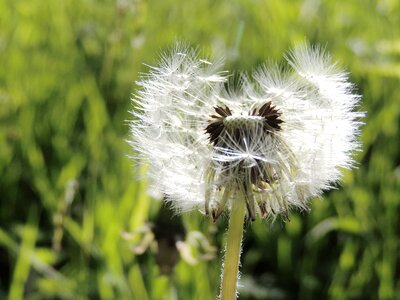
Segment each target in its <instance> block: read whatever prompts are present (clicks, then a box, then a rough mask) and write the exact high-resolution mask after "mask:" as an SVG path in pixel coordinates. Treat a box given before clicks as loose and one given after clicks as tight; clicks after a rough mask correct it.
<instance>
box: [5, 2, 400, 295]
mask: <svg viewBox="0 0 400 300" xmlns="http://www.w3.org/2000/svg"><path fill="white" fill-rule="evenodd" d="M399 31H400V3H399V2H398V1H397V0H385V1H378V0H367V1H365V0H352V1H340V2H339V1H322V0H305V1H300V0H297V1H289V0H282V1H249V0H241V1H235V2H233V1H228V0H223V1H211V0H199V1H172V0H165V1H155V0H152V1H143V0H136V1H124V0H120V1H110V0H109V1H93V0H82V1H77V0H59V1H39V0H31V1H22V0H3V1H0V65H1V68H0V106H1V109H0V124H1V127H0V143H1V147H0V176H1V180H0V197H1V202H0V205H1V208H0V268H1V270H2V272H1V275H0V298H1V299H3V298H7V297H8V298H9V299H48V298H56V299H140V300H142V299H199V300H200V299H214V298H215V296H216V295H217V293H218V285H219V273H220V264H221V256H222V251H221V250H222V245H223V243H222V242H223V238H224V228H225V227H226V220H224V218H221V220H220V221H218V224H212V223H211V222H210V220H208V219H206V218H204V217H203V216H201V215H200V213H196V212H194V213H191V214H189V215H185V216H183V220H181V219H180V217H178V216H175V217H169V218H170V219H171V220H175V221H171V223H174V222H175V224H177V223H179V222H183V223H182V224H183V225H182V226H183V229H182V226H180V225H179V226H178V225H177V226H171V227H168V228H170V230H169V232H170V235H168V236H164V235H163V236H160V234H158V235H157V232H156V233H155V237H156V238H157V239H158V241H159V243H158V252H157V249H154V243H152V242H151V241H150V240H151V237H152V235H151V230H150V231H145V230H144V231H143V232H144V234H143V236H147V237H149V241H150V242H149V243H148V245H147V246H149V247H148V249H147V250H146V249H144V250H146V251H144V253H143V254H138V253H137V252H135V251H133V250H132V249H133V248H134V247H135V246H137V245H139V244H140V243H144V238H142V237H141V236H139V235H131V236H130V235H129V233H132V232H135V231H137V230H142V229H143V228H150V227H149V226H147V227H146V226H145V225H146V224H147V222H152V224H153V227H154V226H155V228H157V217H158V216H160V214H159V211H160V208H159V207H160V202H159V201H156V200H153V199H151V198H150V196H149V195H148V194H147V188H146V182H145V181H138V180H135V178H139V177H142V176H143V175H144V173H145V171H146V170H144V169H139V168H138V167H137V166H136V165H135V164H134V162H133V161H132V160H131V159H130V158H129V157H128V155H129V154H132V152H131V150H130V149H129V146H128V145H127V143H126V142H125V139H126V138H127V137H128V126H127V122H126V120H128V119H129V118H130V116H129V114H128V110H130V109H134V107H132V104H131V103H130V101H129V98H130V95H131V93H132V92H134V88H135V87H134V80H135V79H136V78H137V76H138V74H139V73H140V72H141V71H144V70H146V69H147V67H146V66H145V65H143V64H142V63H143V62H144V63H147V64H152V63H154V62H155V61H156V59H157V57H158V56H157V55H158V53H159V51H160V50H163V49H166V47H168V46H170V45H172V44H173V43H174V41H175V40H176V39H180V40H184V41H188V42H189V43H191V44H193V45H195V46H199V47H200V50H204V51H205V52H207V53H212V52H217V53H225V54H226V56H227V57H226V58H227V64H228V66H229V68H230V69H234V68H236V69H245V70H246V69H247V70H250V69H251V68H253V67H255V66H257V65H259V64H260V63H262V62H264V61H266V60H267V59H268V58H273V59H278V60H279V59H281V56H282V53H283V52H284V51H285V50H287V49H288V48H289V47H290V46H292V45H294V44H295V43H297V42H299V41H302V40H304V39H307V40H309V41H311V42H312V43H313V42H316V43H319V44H322V45H326V46H327V49H328V50H329V52H331V53H332V54H333V56H334V57H335V58H336V59H338V60H339V61H340V63H341V64H342V65H344V66H346V68H347V69H348V70H349V71H350V72H351V77H352V80H353V81H355V82H356V83H357V86H358V88H359V92H360V93H361V94H363V96H364V97H363V104H362V107H361V108H360V109H361V110H363V111H367V117H366V119H365V120H364V121H365V123H366V124H365V125H364V126H363V132H362V136H361V140H362V143H363V146H362V149H363V151H362V152H360V153H358V154H357V155H356V156H357V157H356V158H357V161H358V162H359V165H358V169H356V170H354V171H345V176H344V180H343V183H342V184H341V186H340V187H338V189H337V190H335V191H332V192H330V193H329V194H328V195H326V196H325V197H324V199H323V200H319V199H316V200H314V201H313V203H312V205H311V208H312V209H311V212H310V213H309V214H308V213H296V212H293V214H292V216H291V221H290V222H286V223H282V222H276V223H274V224H272V225H271V224H268V223H266V222H264V221H256V222H254V223H252V224H248V225H247V228H246V234H245V236H246V238H245V245H244V250H243V257H242V265H243V268H242V279H241V282H242V285H243V287H242V288H241V289H240V290H241V299H294V298H298V299H399V298H400V281H399V278H400V273H399V272H400V271H399V270H400V263H399V258H400V257H399V255H398V253H399V250H400V234H399V230H398V224H399V221H400V219H399V216H400V209H399V203H400V199H399V195H400V167H399V166H400V151H399V139H400V132H399V127H400V118H399V115H400V105H399V104H400V102H399V95H400V85H399V79H400V32H399ZM154 224H155V225H154ZM163 226H165V225H163ZM150 229H151V228H150ZM153 230H154V228H153ZM195 231H200V232H202V235H199V234H198V233H196V234H195V235H190V234H191V233H193V232H195ZM145 232H147V233H149V234H148V235H146V234H145ZM178 233H179V234H180V236H179V238H177V234H178ZM126 236H130V237H129V238H127V237H126ZM185 236H186V240H188V243H186V244H187V245H191V246H190V247H189V248H183V249H186V250H185V251H186V252H185V251H181V253H186V255H187V257H186V258H185V254H183V255H182V256H183V257H184V258H185V259H179V262H178V263H177V265H176V266H175V268H174V270H173V272H172V273H169V272H167V271H165V274H163V270H167V269H165V268H167V267H168V266H170V267H171V266H173V264H174V262H172V261H171V258H172V257H175V256H176V255H177V253H176V249H175V248H174V246H173V247H172V248H171V240H172V241H173V242H174V241H181V240H185ZM189 236H192V237H193V236H197V237H198V236H202V238H201V239H200V240H202V239H203V238H205V239H206V240H208V241H209V242H211V244H212V245H214V246H215V247H217V251H216V254H217V257H216V258H214V259H212V260H210V261H206V260H201V259H200V260H199V258H201V257H202V256H204V249H203V248H201V247H200V246H199V244H200V242H199V240H196V241H197V242H193V240H192V242H189V240H190V239H189V238H188V237H189ZM153 238H154V235H153ZM163 239H164V240H163ZM162 241H166V242H165V243H163V242H162ZM196 243H197V244H196ZM168 245H169V246H168ZM172 245H174V243H172ZM182 245H183V244H182ZM144 246H146V245H144V244H143V247H144ZM147 246H146V247H147ZM146 247H145V248H146ZM168 247H170V248H168ZM204 247H205V248H207V247H208V246H204ZM208 248H209V249H211V248H210V247H208ZM136 249H137V248H136ZM150 249H153V250H152V251H151V250H150ZM188 249H189V250H188ZM136 251H137V250H136ZM168 251H171V252H168ZM156 253H164V254H165V253H170V254H168V255H164V257H160V256H159V255H157V254H156ZM190 255H192V256H193V257H190ZM177 257H178V258H179V256H177ZM191 259H192V261H191ZM193 259H197V260H198V261H197V263H196V260H194V261H193ZM160 261H162V263H160Z"/></svg>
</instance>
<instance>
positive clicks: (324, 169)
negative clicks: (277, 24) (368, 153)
mask: <svg viewBox="0 0 400 300" xmlns="http://www.w3.org/2000/svg"><path fill="white" fill-rule="evenodd" d="M286 58H287V60H288V62H289V65H290V66H291V67H292V69H291V70H286V71H283V69H282V68H281V67H279V66H276V65H272V66H270V67H263V68H260V69H259V70H257V71H256V72H255V75H254V76H253V78H248V77H246V76H245V75H242V76H241V83H240V86H238V87H236V89H235V91H232V90H226V88H225V82H226V81H227V76H228V74H227V73H226V72H222V71H221V67H222V63H221V61H217V62H212V61H210V60H209V59H200V58H198V57H197V53H196V52H195V51H193V50H191V49H189V48H187V47H184V46H179V45H177V46H176V47H175V48H174V49H173V50H172V51H171V52H170V53H168V54H165V55H163V56H162V57H161V62H160V63H159V65H158V66H156V67H151V68H150V71H149V73H148V74H146V75H143V76H142V78H141V80H140V81H139V82H138V84H139V86H140V87H141V89H140V90H139V92H138V94H137V95H136V96H135V98H134V101H135V105H136V110H135V111H133V112H132V114H133V115H134V117H135V120H134V121H132V123H131V132H132V140H131V144H132V146H133V148H134V149H135V150H136V151H137V153H138V157H139V158H140V159H144V160H145V161H147V162H148V163H149V165H150V170H149V176H150V179H151V182H152V188H154V189H157V190H158V191H159V192H161V193H162V194H164V195H166V197H167V199H168V201H170V202H171V203H172V204H173V206H174V207H175V208H176V209H178V210H180V211H186V210H191V209H196V208H198V209H200V210H202V211H203V212H205V213H206V214H210V215H211V216H212V217H213V218H214V219H215V220H216V219H217V218H218V217H219V216H220V214H221V213H222V212H223V211H224V210H225V208H227V207H230V205H231V202H232V201H235V199H239V198H240V199H245V201H246V207H247V215H248V217H249V218H250V219H251V220H254V219H255V218H256V216H257V215H260V216H262V217H265V216H272V217H275V216H276V215H278V214H282V213H283V215H287V214H288V210H289V209H290V208H292V207H297V208H300V209H307V207H308V205H307V202H308V199H309V198H311V197H315V196H319V195H320V194H321V193H322V191H323V190H326V189H329V188H331V187H332V185H333V184H334V183H335V182H337V181H338V180H339V179H340V178H341V168H350V167H351V166H352V165H353V161H352V158H351V153H352V151H353V150H355V149H357V148H358V142H357V136H358V133H359V125H360V122H359V121H358V120H359V118H360V117H362V116H363V114H362V113H360V112H356V111H354V108H355V107H356V106H357V104H358V102H359V100H360V97H359V96H358V95H356V94H354V93H353V85H352V84H351V83H350V82H349V81H348V76H347V73H345V72H343V71H342V70H340V69H339V68H338V67H337V64H336V63H332V62H331V58H330V56H329V55H327V54H325V52H324V50H323V49H321V48H319V47H309V46H306V45H303V46H300V47H298V48H296V49H295V50H293V51H291V52H290V53H289V55H288V56H287V57H286ZM238 194H240V196H239V197H238Z"/></svg>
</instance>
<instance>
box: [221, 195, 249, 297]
mask: <svg viewBox="0 0 400 300" xmlns="http://www.w3.org/2000/svg"><path fill="white" fill-rule="evenodd" d="M235 200H236V201H232V206H231V211H230V218H229V228H228V237H227V241H226V252H225V259H224V267H223V268H224V269H223V275H222V284H221V297H220V299H221V300H235V299H236V290H237V280H238V272H239V262H240V254H241V250H242V247H241V246H242V237H243V222H244V216H245V202H244V201H242V200H243V199H241V198H239V199H235Z"/></svg>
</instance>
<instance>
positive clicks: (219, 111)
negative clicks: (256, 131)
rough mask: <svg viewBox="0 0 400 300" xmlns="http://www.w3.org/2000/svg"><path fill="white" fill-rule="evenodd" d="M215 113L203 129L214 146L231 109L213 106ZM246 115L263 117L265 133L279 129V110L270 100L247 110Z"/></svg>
mask: <svg viewBox="0 0 400 300" xmlns="http://www.w3.org/2000/svg"><path fill="white" fill-rule="evenodd" d="M214 109H215V112H216V114H213V115H211V116H210V117H211V119H210V120H209V124H208V126H207V127H206V129H205V131H206V132H207V133H208V134H209V139H210V143H211V144H213V145H214V146H216V145H218V146H223V145H220V143H219V141H220V136H221V134H222V133H223V132H224V130H226V128H225V125H224V120H225V118H227V117H229V116H232V111H231V110H230V109H229V107H228V106H225V107H222V106H215V107H214ZM248 116H254V117H263V118H264V120H263V129H264V131H265V132H266V133H271V132H273V131H278V130H280V129H281V124H282V123H283V121H282V120H281V119H280V116H281V112H279V111H278V109H277V108H276V107H275V106H273V105H272V102H271V101H268V102H266V103H265V104H263V105H262V106H261V107H260V108H255V109H253V110H252V111H250V112H249V114H248ZM235 130H236V131H242V130H243V129H241V128H235Z"/></svg>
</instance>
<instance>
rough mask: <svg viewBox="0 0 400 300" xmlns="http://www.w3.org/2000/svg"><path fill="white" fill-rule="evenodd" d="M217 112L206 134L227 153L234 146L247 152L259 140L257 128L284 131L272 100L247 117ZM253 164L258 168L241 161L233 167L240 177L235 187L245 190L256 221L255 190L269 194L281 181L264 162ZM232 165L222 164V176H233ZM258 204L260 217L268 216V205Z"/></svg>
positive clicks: (224, 109) (217, 109) (225, 109)
mask: <svg viewBox="0 0 400 300" xmlns="http://www.w3.org/2000/svg"><path fill="white" fill-rule="evenodd" d="M214 109H215V114H213V115H211V116H210V120H209V124H208V126H207V127H206V128H205V131H206V133H207V134H208V135H209V140H210V144H212V145H213V146H214V147H219V148H225V149H227V150H233V149H229V148H230V147H232V144H234V145H237V146H239V147H243V149H245V148H246V145H245V144H246V143H247V145H249V144H251V143H252V142H254V139H255V138H256V139H258V138H259V137H255V136H254V131H253V130H254V128H260V129H261V130H262V132H263V133H264V134H266V135H269V134H273V133H274V132H276V131H279V130H281V124H282V123H283V121H282V119H281V118H280V117H281V112H279V111H278V109H277V108H276V107H275V106H273V105H272V103H271V101H268V102H266V103H264V104H263V105H261V106H260V107H258V108H255V109H253V110H251V111H249V112H248V114H247V115H245V116H243V115H241V116H233V115H232V111H231V110H230V108H229V107H228V106H225V107H222V106H216V107H214ZM257 142H258V141H257ZM217 151H219V150H217ZM254 161H255V165H253V166H251V167H248V166H247V165H246V164H245V163H244V162H239V163H238V164H236V165H235V166H234V169H236V174H237V178H236V179H235V180H237V182H236V184H235V185H237V186H241V187H239V190H242V191H243V192H244V194H245V198H246V206H247V211H248V216H249V218H250V219H251V220H253V221H254V220H255V199H254V197H253V196H251V195H252V193H253V189H256V190H257V191H258V192H263V191H266V190H267V189H268V187H270V185H271V184H273V183H274V182H276V181H278V180H279V178H278V176H277V174H276V173H275V171H274V170H273V168H270V167H268V166H266V165H265V163H264V162H262V161H261V160H258V159H257V158H254ZM229 164H230V163H229V162H222V163H221V173H220V175H219V176H224V174H225V172H227V173H226V176H227V177H229V176H230V175H229V172H230V171H229V170H230V169H231V168H230V165H229ZM225 188H227V187H225ZM257 203H258V202H257ZM258 205H259V207H260V211H261V214H262V215H263V216H265V215H266V214H267V209H266V204H265V202H260V203H258ZM224 206H225V204H222V205H220V206H219V207H217V208H216V209H212V210H211V215H212V217H213V219H214V221H215V220H216V219H217V218H218V217H219V215H220V214H221V213H222V211H223V209H224ZM206 212H207V213H208V212H209V208H208V202H207V203H206Z"/></svg>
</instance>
